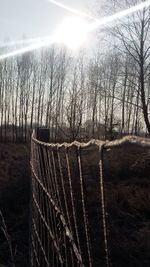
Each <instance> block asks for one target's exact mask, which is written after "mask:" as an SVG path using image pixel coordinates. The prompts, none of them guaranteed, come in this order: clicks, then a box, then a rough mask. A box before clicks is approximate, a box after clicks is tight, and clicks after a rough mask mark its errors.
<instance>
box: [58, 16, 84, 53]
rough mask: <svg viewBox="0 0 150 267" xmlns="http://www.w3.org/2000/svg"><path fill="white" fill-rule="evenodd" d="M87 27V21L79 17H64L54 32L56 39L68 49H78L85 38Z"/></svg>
mask: <svg viewBox="0 0 150 267" xmlns="http://www.w3.org/2000/svg"><path fill="white" fill-rule="evenodd" d="M88 28H89V23H87V22H86V21H84V20H83V19H81V18H76V17H71V18H68V19H65V20H64V21H63V23H62V24H61V25H60V26H59V28H58V31H57V32H56V39H57V40H58V43H63V44H64V45H66V46H67V47H68V48H70V49H73V50H75V49H78V48H80V47H81V45H82V44H83V43H84V42H85V41H86V40H87V32H88Z"/></svg>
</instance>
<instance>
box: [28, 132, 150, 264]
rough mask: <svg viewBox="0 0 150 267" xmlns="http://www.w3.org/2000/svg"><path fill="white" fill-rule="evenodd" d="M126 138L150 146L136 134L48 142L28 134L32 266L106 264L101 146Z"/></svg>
mask: <svg viewBox="0 0 150 267" xmlns="http://www.w3.org/2000/svg"><path fill="white" fill-rule="evenodd" d="M126 142H130V143H131V144H134V143H135V142H138V143H139V144H140V145H141V146H150V142H149V141H148V140H147V139H139V138H138V139H137V138H136V137H126V138H124V139H122V140H121V141H115V142H102V141H99V140H91V141H90V142H89V143H87V144H85V143H79V142H76V141H75V142H73V143H71V144H68V143H63V144H49V143H45V142H42V141H39V140H37V139H36V136H35V133H34V134H33V136H32V140H31V169H32V177H33V178H32V237H31V241H32V242H31V243H32V261H31V263H32V266H34V267H36V266H41V267H45V266H49V267H50V266H51V267H57V266H68V267H69V266H74V267H76V266H81V267H83V266H90V267H98V266H106V267H109V266H110V252H109V246H108V229H107V226H108V225H107V211H106V204H105V187H104V178H103V151H104V149H105V150H109V149H111V148H112V147H114V146H118V145H120V144H123V143H126ZM92 166H94V169H93V167H92ZM91 169H93V173H92V174H91Z"/></svg>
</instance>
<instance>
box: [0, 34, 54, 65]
mask: <svg viewBox="0 0 150 267" xmlns="http://www.w3.org/2000/svg"><path fill="white" fill-rule="evenodd" d="M56 42H57V40H56V39H55V38H54V37H49V38H47V40H45V41H40V42H38V43H36V44H32V45H29V46H26V47H23V48H20V49H17V50H14V51H12V52H8V53H5V54H3V55H0V60H3V59H6V58H10V57H13V56H17V55H20V54H24V53H27V52H30V51H34V50H37V49H40V48H42V47H46V46H50V45H52V44H54V43H56Z"/></svg>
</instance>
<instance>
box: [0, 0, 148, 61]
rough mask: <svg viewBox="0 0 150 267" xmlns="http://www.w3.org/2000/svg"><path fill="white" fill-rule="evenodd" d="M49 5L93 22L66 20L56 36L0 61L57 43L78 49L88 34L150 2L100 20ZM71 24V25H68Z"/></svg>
mask: <svg viewBox="0 0 150 267" xmlns="http://www.w3.org/2000/svg"><path fill="white" fill-rule="evenodd" d="M48 1H50V2H51V3H53V4H55V5H57V6H60V7H61V8H63V9H66V10H68V11H70V12H72V13H74V14H76V15H78V16H79V17H85V18H89V19H93V20H94V21H95V22H92V23H85V22H83V21H82V23H81V21H80V23H79V20H77V19H76V21H75V20H74V21H73V20H72V22H71V21H69V20H66V21H64V22H63V23H62V25H61V26H60V28H59V29H58V30H57V31H56V34H54V35H53V36H51V37H45V39H44V38H41V39H40V41H37V42H36V43H32V44H31V45H29V46H26V47H24V48H20V49H17V50H15V51H12V52H8V53H5V54H3V55H0V60H3V59H6V58H9V57H12V56H17V55H19V54H23V53H26V52H29V51H32V50H36V49H40V48H42V47H46V46H50V45H52V44H54V43H58V42H61V43H62V42H63V43H64V44H66V45H67V46H69V47H70V48H73V49H74V48H76V47H79V46H80V45H81V43H83V41H85V39H86V36H87V34H88V33H89V32H91V31H93V30H95V29H97V28H100V27H101V26H103V25H107V24H109V23H110V22H112V21H116V20H118V19H120V18H123V17H126V16H128V15H130V14H132V13H134V12H136V11H139V10H142V9H143V8H145V7H149V6H150V0H148V1H144V2H142V3H141V4H138V5H135V6H133V7H130V8H128V9H125V10H123V11H121V12H118V13H116V14H114V15H111V16H108V17H104V18H102V19H101V20H97V19H95V18H93V17H91V16H90V15H88V14H86V13H83V12H80V11H78V10H76V9H73V8H71V7H68V6H65V5H63V4H61V3H60V2H57V1H55V0H48ZM70 22H71V23H70Z"/></svg>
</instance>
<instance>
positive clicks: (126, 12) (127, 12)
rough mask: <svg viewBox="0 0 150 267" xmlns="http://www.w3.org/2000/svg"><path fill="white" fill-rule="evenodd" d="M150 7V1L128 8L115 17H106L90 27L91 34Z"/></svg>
mask: <svg viewBox="0 0 150 267" xmlns="http://www.w3.org/2000/svg"><path fill="white" fill-rule="evenodd" d="M149 6H150V0H148V1H145V2H142V3H140V4H138V5H135V6H132V7H130V8H128V9H125V10H123V11H120V12H117V13H116V14H114V15H111V16H108V17H104V18H102V19H101V20H99V21H97V22H94V23H91V25H90V27H89V32H90V31H92V30H94V29H97V28H99V27H100V26H103V25H107V24H109V23H110V22H112V21H115V20H118V19H121V18H123V17H126V16H128V15H130V14H132V13H134V12H136V11H139V10H142V9H144V8H145V7H149Z"/></svg>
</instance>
